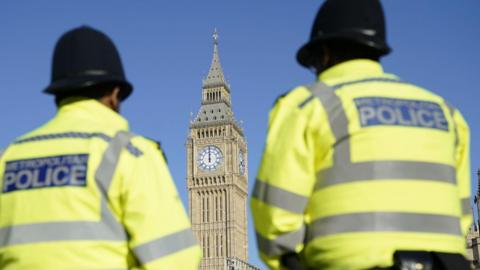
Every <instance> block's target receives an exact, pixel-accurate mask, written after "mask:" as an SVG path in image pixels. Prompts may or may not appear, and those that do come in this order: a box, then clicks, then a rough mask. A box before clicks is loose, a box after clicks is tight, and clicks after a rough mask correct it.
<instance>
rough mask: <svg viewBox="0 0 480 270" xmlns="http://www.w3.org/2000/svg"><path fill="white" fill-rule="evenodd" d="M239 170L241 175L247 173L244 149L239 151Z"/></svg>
mask: <svg viewBox="0 0 480 270" xmlns="http://www.w3.org/2000/svg"><path fill="white" fill-rule="evenodd" d="M238 171H239V172H240V174H241V175H243V174H245V154H244V153H243V151H242V150H240V151H239V152H238Z"/></svg>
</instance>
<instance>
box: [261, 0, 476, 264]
mask: <svg viewBox="0 0 480 270" xmlns="http://www.w3.org/2000/svg"><path fill="white" fill-rule="evenodd" d="M389 52H390V48H389V46H388V45H387V42H386V39H385V23H384V16H383V10H382V7H381V4H380V1H379V0H327V1H325V2H324V3H323V5H322V6H321V8H320V10H319V12H318V14H317V17H316V19H315V22H314V24H313V29H312V32H311V36H310V41H309V42H308V43H307V44H305V45H304V46H303V47H301V49H300V50H299V51H298V54H297V60H298V62H299V63H300V64H301V65H302V66H304V67H307V68H310V69H313V70H314V71H315V72H316V73H317V75H318V81H317V82H316V83H314V84H312V85H308V86H299V87H297V88H295V89H293V90H291V91H290V92H289V93H288V94H286V95H285V96H283V97H281V98H279V99H278V101H277V103H276V104H275V106H274V108H273V109H272V111H271V112H270V118H269V131H268V135H267V139H266V146H265V150H264V154H263V159H262V163H261V167H260V170H259V172H258V178H257V180H256V183H255V188H254V192H253V195H252V200H251V206H252V210H253V217H254V223H255V229H256V232H257V242H258V248H259V250H260V253H261V257H262V259H263V260H264V262H265V263H266V264H267V265H268V266H269V267H270V268H271V269H295V268H298V269H300V268H302V267H305V268H308V269H468V266H467V264H466V260H465V259H464V257H463V255H464V254H465V237H464V236H465V234H466V232H467V228H468V226H469V224H470V223H471V221H472V220H471V218H470V215H469V214H468V212H469V209H470V205H469V204H470V203H469V202H470V178H469V130H468V126H467V123H466V122H465V120H464V119H463V117H462V115H461V114H460V112H459V111H458V110H457V109H455V108H454V107H452V106H450V105H449V104H448V103H447V102H446V101H445V100H444V99H443V98H442V97H440V96H438V95H436V94H434V93H432V92H430V91H428V90H426V89H423V88H420V87H418V86H416V85H413V84H411V83H408V82H407V81H405V80H402V79H400V78H399V77H397V76H395V75H392V74H387V73H384V72H383V69H382V66H381V65H380V63H379V59H380V58H381V57H382V56H384V55H386V54H388V53H389ZM391 267H393V268H391Z"/></svg>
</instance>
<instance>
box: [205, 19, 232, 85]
mask: <svg viewBox="0 0 480 270" xmlns="http://www.w3.org/2000/svg"><path fill="white" fill-rule="evenodd" d="M212 37H213V57H212V64H211V65H210V70H209V71H208V75H207V78H205V79H204V80H203V88H210V87H217V86H225V87H226V88H227V89H228V88H229V85H228V83H227V80H226V79H225V76H224V75H223V69H222V66H221V65H220V57H219V55H218V37H219V36H218V32H217V28H215V30H214V32H213V35H212Z"/></svg>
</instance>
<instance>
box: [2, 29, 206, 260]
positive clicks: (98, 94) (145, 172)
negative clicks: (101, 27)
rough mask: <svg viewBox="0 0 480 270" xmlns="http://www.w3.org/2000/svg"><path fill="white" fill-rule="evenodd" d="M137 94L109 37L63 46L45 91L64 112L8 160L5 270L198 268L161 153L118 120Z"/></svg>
mask: <svg viewBox="0 0 480 270" xmlns="http://www.w3.org/2000/svg"><path fill="white" fill-rule="evenodd" d="M131 92H132V85H131V84H130V83H129V82H128V81H127V80H126V78H125V75H124V71H123V67H122V64H121V60H120V56H119V54H118V52H117V49H116V48H115V45H114V44H113V42H112V41H111V40H110V38H109V37H107V36H106V35H105V34H103V33H102V32H100V31H98V30H95V29H93V28H90V27H80V28H76V29H73V30H71V31H69V32H67V33H65V34H64V35H63V36H62V37H61V38H60V39H59V41H58V42H57V45H56V47H55V51H54V55H53V68H52V80H51V84H50V85H49V86H48V87H47V88H46V89H45V93H47V94H51V95H54V96H55V100H56V103H57V105H58V112H57V114H56V116H55V117H54V118H53V119H52V120H50V121H49V122H47V123H46V124H44V125H43V126H41V127H39V128H37V129H35V130H34V131H32V132H29V133H28V134H26V135H24V136H22V137H20V138H18V139H17V140H16V141H14V142H13V143H12V144H11V145H10V146H9V147H8V148H7V149H6V151H5V152H4V154H3V156H2V158H1V161H0V172H1V174H2V176H1V178H0V183H1V185H0V186H1V188H2V191H1V193H0V268H1V269H127V268H128V269H133V268H136V267H138V268H139V269H198V268H197V267H198V264H199V262H200V259H201V251H200V248H199V246H198V245H197V244H196V241H195V239H194V236H193V234H192V231H191V228H190V223H189V220H188V217H187V215H186V213H185V210H184V208H183V205H182V203H181V201H180V200H179V197H178V194H177V191H176V188H175V185H174V183H173V181H172V178H171V176H170V173H169V171H168V168H167V166H166V164H165V159H164V157H163V155H162V153H161V151H160V148H159V147H158V146H157V144H156V143H155V142H153V141H150V140H148V139H146V138H144V137H142V136H138V135H134V134H133V133H131V132H129V131H128V122H127V120H125V119H124V118H123V117H122V116H121V115H120V114H119V113H118V112H119V109H120V104H121V102H122V101H124V100H125V99H126V98H127V97H128V96H129V95H130V94H131Z"/></svg>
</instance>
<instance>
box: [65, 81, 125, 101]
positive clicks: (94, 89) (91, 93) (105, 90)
mask: <svg viewBox="0 0 480 270" xmlns="http://www.w3.org/2000/svg"><path fill="white" fill-rule="evenodd" d="M116 86H117V85H116V84H112V83H104V84H97V85H92V86H89V87H84V88H80V89H75V90H71V91H69V92H68V93H64V94H57V95H55V104H56V105H57V106H59V105H60V103H61V102H62V100H64V99H66V98H69V97H84V98H89V99H96V100H99V99H101V98H102V97H104V96H106V95H109V94H110V93H112V91H113V89H114V88H115V87H116Z"/></svg>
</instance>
